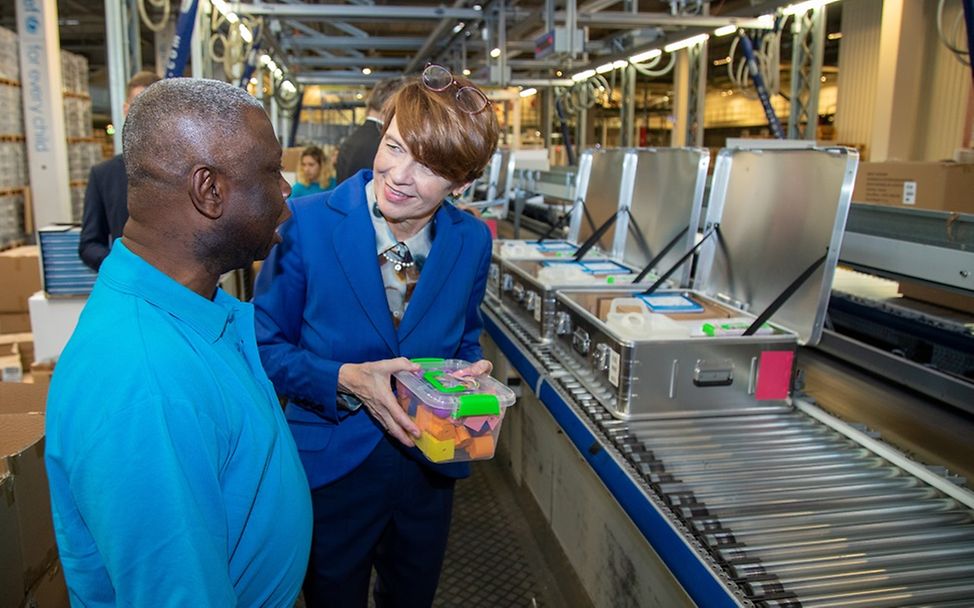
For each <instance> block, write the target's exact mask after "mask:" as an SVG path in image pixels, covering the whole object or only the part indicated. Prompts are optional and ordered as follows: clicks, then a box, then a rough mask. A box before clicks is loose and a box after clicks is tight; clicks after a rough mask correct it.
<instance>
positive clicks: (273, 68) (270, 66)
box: [267, 59, 277, 73]
mask: <svg viewBox="0 0 974 608" xmlns="http://www.w3.org/2000/svg"><path fill="white" fill-rule="evenodd" d="M267 71H268V72H271V73H273V72H276V71H277V64H276V63H274V60H273V59H270V60H268V61H267Z"/></svg>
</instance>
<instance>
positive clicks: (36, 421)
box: [0, 414, 57, 589]
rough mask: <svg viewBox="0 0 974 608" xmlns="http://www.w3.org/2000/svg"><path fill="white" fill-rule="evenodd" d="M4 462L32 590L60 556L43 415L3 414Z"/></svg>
mask: <svg viewBox="0 0 974 608" xmlns="http://www.w3.org/2000/svg"><path fill="white" fill-rule="evenodd" d="M0 461H3V462H4V463H5V465H6V468H7V470H8V471H10V474H11V476H12V477H13V496H14V503H15V504H16V507H17V526H18V528H19V530H20V551H21V554H22V555H23V560H24V566H23V571H22V581H23V589H29V588H31V587H32V586H33V584H34V583H35V582H36V581H37V580H38V579H40V578H41V577H42V576H43V575H44V574H45V573H46V572H47V571H48V569H49V568H50V566H51V564H52V563H53V562H54V560H55V558H56V557H57V547H56V544H55V540H54V524H53V522H52V520H51V495H50V492H49V491H48V487H47V471H46V469H45V468H44V415H43V414H0Z"/></svg>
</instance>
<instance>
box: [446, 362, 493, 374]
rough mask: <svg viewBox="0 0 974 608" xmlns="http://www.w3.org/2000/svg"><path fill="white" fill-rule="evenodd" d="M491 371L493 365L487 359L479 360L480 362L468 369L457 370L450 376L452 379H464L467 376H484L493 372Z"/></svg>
mask: <svg viewBox="0 0 974 608" xmlns="http://www.w3.org/2000/svg"><path fill="white" fill-rule="evenodd" d="M493 369H494V364H493V363H491V362H490V361H488V360H487V359H481V360H480V361H477V362H476V363H474V364H473V365H471V366H470V367H465V368H463V369H458V370H457V371H455V372H453V374H452V375H453V377H454V378H466V377H469V376H483V375H485V374H489V373H490V372H491V371H493Z"/></svg>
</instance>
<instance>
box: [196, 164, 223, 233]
mask: <svg viewBox="0 0 974 608" xmlns="http://www.w3.org/2000/svg"><path fill="white" fill-rule="evenodd" d="M226 195H227V190H226V181H225V179H224V178H223V177H222V176H220V175H219V174H218V173H217V172H216V171H215V170H214V169H213V168H212V167H208V166H206V165H196V166H195V167H193V169H192V170H191V171H190V174H189V198H190V200H192V201H193V206H194V207H196V210H197V211H199V212H200V214H202V215H203V216H204V217H206V218H208V219H211V220H216V219H220V217H221V216H222V215H223V211H224V208H225V205H226Z"/></svg>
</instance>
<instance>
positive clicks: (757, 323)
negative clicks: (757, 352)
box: [744, 248, 829, 336]
mask: <svg viewBox="0 0 974 608" xmlns="http://www.w3.org/2000/svg"><path fill="white" fill-rule="evenodd" d="M828 257H829V252H828V248H826V250H825V255H823V256H822V257H820V258H819V259H817V260H815V261H814V262H812V263H811V264H810V265H809V266H808V268H806V269H805V270H804V271H803V272H802V273H801V274H800V275H798V278H797V279H795V280H794V281H792V282H791V284H789V285H788V287H785V289H784V291H782V292H781V294H779V295H778V297H777V298H775V299H774V302H772V303H771V304H768V307H767V308H765V309H764V310H763V311H761V314H759V315H758V317H757V318H756V319H754V322H753V323H751V325H750V327H748V328H747V329H745V330H744V335H745V336H752V335H754V332H756V331H757V330H758V329H759V328H760V327H761V326H762V325H764V324H765V322H766V321H767V320H768V319H770V318H771V316H772V315H773V314H774V313H776V312H778V309H780V308H781V307H782V306H784V304H785V302H787V301H788V300H789V298H791V296H793V295H795V292H796V291H798V290H799V289H800V288H801V286H802V285H804V284H805V281H807V280H808V279H809V277H811V276H812V275H813V274H815V271H816V270H818V269H819V267H820V266H821V265H822V264H824V263H825V260H826V259H827V258H828Z"/></svg>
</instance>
